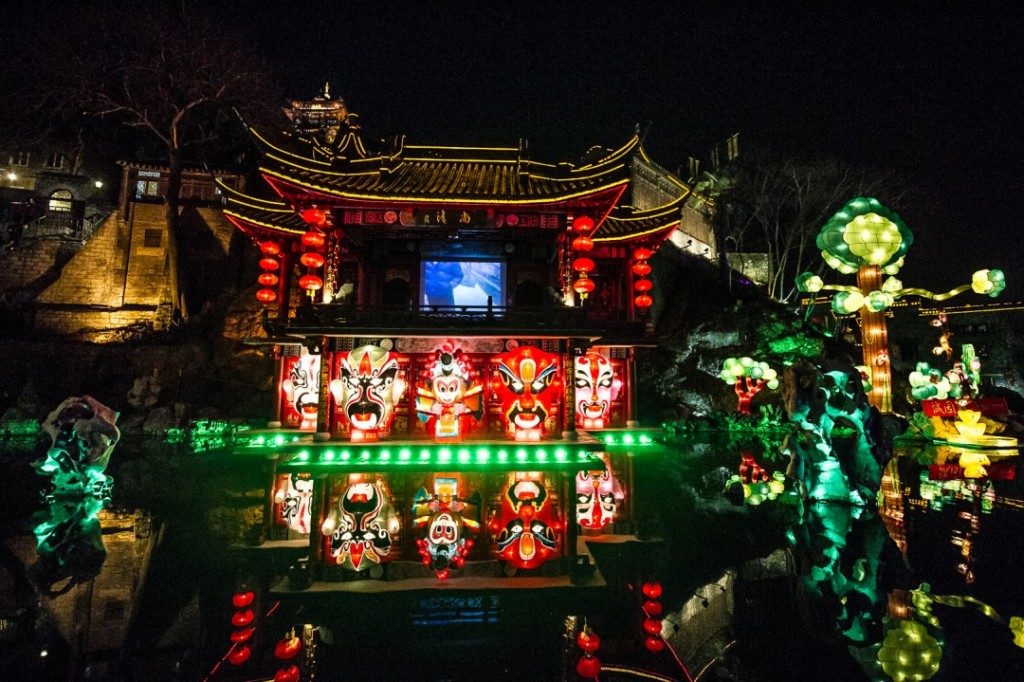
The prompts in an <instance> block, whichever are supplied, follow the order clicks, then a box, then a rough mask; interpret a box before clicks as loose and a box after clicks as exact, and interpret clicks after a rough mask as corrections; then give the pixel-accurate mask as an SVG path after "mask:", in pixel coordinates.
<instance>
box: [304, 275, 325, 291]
mask: <svg viewBox="0 0 1024 682" xmlns="http://www.w3.org/2000/svg"><path fill="white" fill-rule="evenodd" d="M323 286H324V281H323V279H321V278H320V277H318V276H317V275H303V276H302V277H299V287H300V288H301V289H305V290H307V291H317V290H319V289H322V288H323Z"/></svg>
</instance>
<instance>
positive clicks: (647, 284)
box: [633, 279, 654, 293]
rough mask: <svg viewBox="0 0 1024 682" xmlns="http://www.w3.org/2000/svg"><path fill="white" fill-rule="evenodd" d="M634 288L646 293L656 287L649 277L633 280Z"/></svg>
mask: <svg viewBox="0 0 1024 682" xmlns="http://www.w3.org/2000/svg"><path fill="white" fill-rule="evenodd" d="M633 288H634V289H636V290H637V291H639V292H640V293H646V292H648V291H650V290H651V289H653V288H654V284H653V283H651V280H649V279H638V280H636V281H635V282H633Z"/></svg>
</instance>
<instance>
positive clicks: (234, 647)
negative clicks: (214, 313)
mask: <svg viewBox="0 0 1024 682" xmlns="http://www.w3.org/2000/svg"><path fill="white" fill-rule="evenodd" d="M271 293H273V292H271ZM255 598H256V595H255V594H254V593H252V592H238V593H236V594H235V595H233V596H232V597H231V605H232V606H234V607H235V612H234V613H233V614H232V615H231V624H232V625H233V626H234V627H235V631H234V632H232V633H231V643H232V644H231V652H230V653H228V662H229V663H231V665H242V664H243V663H245V662H246V661H248V660H249V659H250V658H251V657H252V649H251V648H250V647H249V640H250V639H252V633H253V632H254V631H255V630H256V627H255V626H254V625H253V624H252V622H253V620H255V619H256V616H255V614H253V612H252V609H251V608H249V607H250V606H252V602H253V600H254V599H255Z"/></svg>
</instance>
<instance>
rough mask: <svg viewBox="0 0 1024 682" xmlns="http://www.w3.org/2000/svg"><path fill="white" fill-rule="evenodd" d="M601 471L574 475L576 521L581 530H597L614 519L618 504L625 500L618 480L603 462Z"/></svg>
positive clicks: (609, 467) (582, 472)
mask: <svg viewBox="0 0 1024 682" xmlns="http://www.w3.org/2000/svg"><path fill="white" fill-rule="evenodd" d="M605 465H606V466H607V468H606V469H604V470H602V471H581V472H579V473H578V474H576V521H577V522H578V523H579V524H580V526H582V527H583V528H590V529H593V530H598V529H600V528H604V527H605V526H607V525H608V524H609V523H611V522H612V521H613V520H614V519H615V512H616V511H617V510H618V507H619V504H620V503H621V502H622V500H623V499H625V494H624V493H623V492H622V486H621V485H619V480H618V479H617V478H615V475H614V474H613V473H612V470H611V466H609V465H608V463H607V461H605Z"/></svg>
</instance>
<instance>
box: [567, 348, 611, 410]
mask: <svg viewBox="0 0 1024 682" xmlns="http://www.w3.org/2000/svg"><path fill="white" fill-rule="evenodd" d="M573 383H574V384H575V387H576V425H577V426H580V427H582V428H585V429H603V428H605V427H606V426H607V425H608V421H609V418H610V416H611V404H612V401H613V400H615V399H616V398H617V397H618V396H619V391H620V390H621V389H622V381H621V380H620V379H618V378H617V377H616V376H615V369H614V367H613V366H612V363H611V360H609V359H608V358H606V357H605V356H603V355H601V354H600V353H596V352H594V351H589V352H587V353H586V354H585V355H582V356H580V357H578V358H576V361H575V363H574V370H573Z"/></svg>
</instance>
